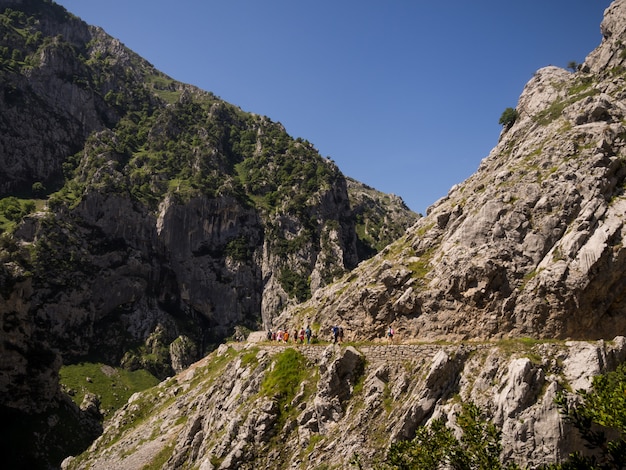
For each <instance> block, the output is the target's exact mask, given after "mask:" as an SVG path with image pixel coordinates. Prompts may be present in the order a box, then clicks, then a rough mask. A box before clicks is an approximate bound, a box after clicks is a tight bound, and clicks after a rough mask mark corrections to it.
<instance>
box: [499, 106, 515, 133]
mask: <svg viewBox="0 0 626 470" xmlns="http://www.w3.org/2000/svg"><path fill="white" fill-rule="evenodd" d="M518 117H519V114H518V112H517V110H516V109H514V108H506V109H505V110H504V111H503V112H502V115H501V116H500V120H499V121H498V124H501V125H502V127H504V128H505V129H510V128H511V126H513V124H515V121H517V118H518Z"/></svg>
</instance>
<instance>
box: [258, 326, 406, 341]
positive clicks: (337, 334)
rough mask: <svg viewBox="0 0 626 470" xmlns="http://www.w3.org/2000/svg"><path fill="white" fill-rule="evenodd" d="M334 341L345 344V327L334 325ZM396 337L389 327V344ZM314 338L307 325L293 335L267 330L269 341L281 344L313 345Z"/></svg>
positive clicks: (287, 332) (387, 334)
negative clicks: (312, 339)
mask: <svg viewBox="0 0 626 470" xmlns="http://www.w3.org/2000/svg"><path fill="white" fill-rule="evenodd" d="M330 331H331V335H332V341H333V343H334V344H341V343H343V327H342V326H340V325H334V326H333V327H332V328H331V330H330ZM394 335H395V331H394V329H393V328H392V327H391V325H390V326H389V328H388V329H387V332H386V336H387V342H388V343H390V344H392V343H393V337H394ZM312 337H313V331H312V330H311V327H310V326H308V325H307V327H306V328H301V329H300V330H297V329H294V330H293V333H290V332H289V330H288V329H287V328H285V329H279V330H278V331H272V330H271V329H268V330H267V340H268V341H277V342H279V343H289V342H290V341H291V342H292V343H300V344H304V343H305V341H306V344H311V338H312Z"/></svg>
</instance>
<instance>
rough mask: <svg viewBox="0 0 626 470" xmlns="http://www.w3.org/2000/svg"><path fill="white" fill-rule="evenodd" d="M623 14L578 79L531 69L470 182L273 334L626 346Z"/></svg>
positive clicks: (608, 21) (612, 13)
mask: <svg viewBox="0 0 626 470" xmlns="http://www.w3.org/2000/svg"><path fill="white" fill-rule="evenodd" d="M625 10H626V3H624V2H623V1H616V2H614V3H613V4H612V5H611V7H610V8H609V9H607V12H606V15H607V16H606V18H605V20H604V22H603V24H602V30H603V33H604V35H605V39H604V40H603V41H602V44H601V45H600V46H599V47H598V49H597V50H595V51H594V52H593V53H591V54H590V55H589V57H588V58H587V60H586V61H585V63H584V64H583V65H582V66H581V67H580V70H579V71H577V72H575V73H570V72H568V71H566V70H563V69H559V68H557V67H546V68H543V69H541V70H539V71H538V72H537V73H536V74H535V76H534V77H533V78H532V79H531V80H530V81H529V82H528V84H527V85H526V87H525V88H524V90H523V92H522V94H521V96H520V98H519V102H518V105H517V112H518V118H517V120H516V121H515V123H514V124H513V125H512V126H511V127H510V128H507V129H505V130H503V132H502V135H501V136H500V140H499V142H498V144H497V145H496V146H495V148H494V149H493V150H492V151H491V153H490V154H489V155H488V156H487V157H486V158H485V159H484V160H483V161H482V162H481V164H480V166H479V168H478V170H477V171H476V173H475V174H474V175H472V176H471V177H470V178H468V179H467V180H466V181H465V182H463V183H462V184H459V185H457V186H454V187H453V188H452V189H451V190H450V191H449V193H448V195H447V196H446V197H444V198H443V199H442V200H440V201H438V202H437V203H435V204H434V205H433V206H432V207H430V208H429V209H428V213H427V215H426V216H425V217H424V218H422V219H420V220H419V221H418V222H417V223H416V224H415V225H414V226H413V227H412V228H411V229H410V230H409V231H408V232H407V234H406V236H405V237H403V238H402V239H400V240H399V241H398V242H396V243H394V244H392V245H390V246H389V247H388V248H387V249H386V250H384V251H383V252H382V253H380V254H379V255H378V256H377V257H376V258H374V259H372V260H370V261H368V262H367V263H362V264H361V265H360V266H359V267H358V268H357V269H355V270H354V271H353V272H352V273H350V275H349V276H346V277H345V278H344V279H342V280H341V281H340V282H339V283H336V284H334V285H332V286H329V287H327V288H325V290H322V291H319V292H317V293H316V294H315V296H314V298H313V299H312V301H311V302H310V303H309V304H307V305H304V306H298V307H294V308H293V309H292V310H290V311H289V312H286V313H285V314H284V315H283V317H282V318H281V319H280V320H281V322H283V323H284V322H285V321H287V320H288V319H289V318H295V319H296V321H304V322H307V321H310V322H313V321H315V322H317V323H320V324H321V325H323V327H324V328H329V327H330V326H331V325H332V324H335V323H339V322H343V323H344V324H345V328H346V329H347V330H350V331H349V335H351V337H354V338H363V339H365V338H371V337H375V336H378V337H382V336H383V334H384V331H385V328H386V326H387V325H388V324H393V325H394V326H395V327H396V330H397V331H398V333H399V334H400V335H401V336H402V337H405V338H406V337H410V338H416V339H452V338H457V339H468V338H490V337H494V336H495V337H504V336H533V337H547V338H610V337H612V336H613V335H614V334H624V333H626V303H625V299H626V295H625V294H626V276H625V275H624V274H625V270H626V264H625V263H626V250H625V248H624V244H623V239H624V235H626V228H625V226H624V214H625V213H626V212H625V211H626V198H625V196H624V186H625V177H626V165H625V162H626V147H625V145H626V127H624V117H625V116H626V105H625V104H624V102H623V91H624V89H625V88H626V75H625V73H624V71H625V70H626V69H624V67H623V61H624V54H623V53H622V52H623V51H622V48H623V46H622V44H623V43H624V41H625V40H626V36H625V34H626V33H625V32H624V31H625V27H626V26H625V21H624V12H625Z"/></svg>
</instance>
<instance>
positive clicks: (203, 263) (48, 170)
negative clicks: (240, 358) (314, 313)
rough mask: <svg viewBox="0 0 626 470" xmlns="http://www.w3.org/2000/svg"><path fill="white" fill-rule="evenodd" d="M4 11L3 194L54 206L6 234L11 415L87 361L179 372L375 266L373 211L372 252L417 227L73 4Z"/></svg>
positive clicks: (395, 201) (1, 342)
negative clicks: (166, 70)
mask: <svg viewBox="0 0 626 470" xmlns="http://www.w3.org/2000/svg"><path fill="white" fill-rule="evenodd" d="M0 14H2V15H3V17H2V21H1V22H0V37H2V38H3V44H2V46H6V47H8V48H9V50H15V51H19V54H17V55H19V57H18V59H19V60H13V59H12V60H11V61H10V62H6V63H5V61H4V59H3V60H2V62H1V63H0V79H1V80H0V124H1V127H2V132H0V198H4V197H6V196H20V197H32V198H35V199H40V200H42V204H40V206H39V208H40V209H41V210H40V211H39V212H36V213H31V214H30V215H28V216H26V217H24V218H23V219H22V220H21V221H20V222H19V224H18V225H17V226H16V227H10V228H9V229H8V231H7V233H5V234H0V236H1V240H0V322H1V326H2V328H1V329H0V358H1V359H0V391H1V392H2V393H1V394H0V405H6V406H8V407H10V408H16V409H19V410H22V411H24V412H41V411H44V410H45V409H46V408H47V407H48V406H49V405H50V403H51V402H54V400H55V398H54V397H55V395H56V394H55V393H53V392H54V391H55V390H57V388H58V384H57V372H58V369H59V367H60V365H61V363H62V362H65V363H70V362H75V361H80V360H84V359H85V358H89V360H94V361H96V360H97V361H102V362H105V363H107V364H114V365H120V364H121V365H124V366H126V367H128V368H131V369H134V368H147V369H149V370H150V371H151V372H153V373H154V374H156V375H158V376H160V377H162V378H165V377H167V376H168V375H171V374H172V373H173V372H174V371H180V370H182V369H184V368H185V367H187V366H188V365H189V364H191V363H192V362H194V361H195V360H198V359H199V358H200V357H202V356H203V355H204V354H206V353H207V352H208V351H210V350H211V349H212V348H214V347H215V346H216V345H218V344H219V343H220V342H221V341H222V340H223V339H224V338H226V337H228V336H231V335H238V336H239V335H242V334H243V333H244V332H245V331H246V330H250V329H257V328H261V327H262V326H263V325H264V324H269V323H270V322H271V321H272V319H273V318H274V317H275V316H276V315H277V314H278V313H279V312H280V311H282V310H283V309H284V308H285V307H286V306H287V305H290V304H294V303H297V302H298V301H299V299H304V298H307V297H309V296H310V295H311V293H312V292H315V291H316V290H317V289H319V288H321V287H323V286H325V285H327V284H328V283H330V282H332V280H333V279H334V278H335V277H337V276H339V275H341V274H342V273H344V272H346V271H347V270H349V269H351V268H352V267H354V266H355V265H356V264H357V263H358V262H359V261H361V260H362V259H363V257H364V256H371V255H372V252H367V253H366V254H362V253H361V252H359V251H357V240H358V235H357V230H356V227H357V224H358V223H364V224H366V223H368V221H369V216H368V214H370V213H371V214H374V215H375V217H376V218H377V222H376V226H379V227H382V228H384V231H385V233H384V234H383V235H384V238H383V235H381V237H380V238H378V237H376V233H375V231H371V232H370V233H368V242H369V243H370V244H371V245H372V246H376V245H377V242H380V241H381V240H387V239H389V238H390V234H396V233H401V232H403V231H404V230H405V229H406V227H408V226H409V225H411V224H412V223H413V222H414V221H415V220H416V219H417V218H418V215H417V214H415V213H413V212H411V211H410V210H409V209H408V208H407V207H406V206H405V205H404V203H403V202H402V201H401V200H400V199H399V198H395V197H391V196H390V197H386V198H385V197H384V196H385V195H383V194H382V193H380V192H378V191H375V190H374V189H372V188H368V191H367V195H368V197H369V198H368V199H367V201H366V200H365V197H364V196H362V194H363V193H364V191H361V190H360V188H362V185H360V184H359V183H358V182H351V188H355V189H354V192H355V193H356V194H355V195H350V194H349V192H348V191H349V190H348V184H347V181H346V178H345V177H344V176H343V175H342V174H341V172H340V171H339V169H338V168H337V166H336V165H335V164H334V163H332V162H331V161H330V160H329V159H325V158H322V157H321V156H320V155H319V153H318V152H317V150H316V149H315V148H314V147H313V145H312V144H310V143H309V142H307V141H304V140H302V139H294V138H292V137H291V136H289V135H287V133H286V131H285V129H284V128H283V127H282V125H280V124H279V123H274V122H272V121H271V120H270V119H268V118H266V117H263V116H258V115H253V114H250V113H245V112H243V111H242V110H240V109H239V108H237V107H236V106H234V105H231V104H229V103H226V102H224V101H222V100H220V99H218V98H217V97H215V96H214V95H212V94H211V93H209V92H206V91H202V90H199V89H197V88H195V87H193V86H191V85H186V84H182V83H179V82H176V81H175V80H172V79H171V78H170V77H167V76H165V75H164V74H162V73H160V72H159V71H158V70H156V69H154V67H153V66H152V65H151V64H149V63H147V62H146V61H145V60H143V59H142V58H141V57H139V56H137V55H136V54H134V53H133V52H132V51H130V50H128V49H127V48H126V47H125V46H124V45H123V44H121V43H120V42H119V41H118V40H116V39H114V38H111V37H110V36H108V35H107V34H106V33H105V32H104V31H102V30H101V29H99V28H96V27H92V26H89V25H87V24H85V23H84V22H82V21H81V20H80V19H78V18H76V17H74V16H73V15H71V14H70V13H68V12H67V11H66V10H65V9H63V8H62V7H60V6H59V5H56V4H54V3H52V2H48V1H44V0H24V1H18V0H0ZM17 55H16V57H17ZM35 188H38V189H35ZM57 190H59V192H54V191H57ZM44 203H45V206H44V207H41V206H42V205H43V204H44ZM361 206H363V208H364V209H363V210H360V208H361ZM365 209H367V211H366V210H365ZM357 211H359V213H360V214H361V217H360V219H359V221H358V222H357V220H356V216H355V213H356V212H357ZM363 214H365V215H363ZM2 220H3V222H4V219H2ZM381 220H382V221H381ZM0 230H4V226H2V228H0ZM374 251H375V250H374Z"/></svg>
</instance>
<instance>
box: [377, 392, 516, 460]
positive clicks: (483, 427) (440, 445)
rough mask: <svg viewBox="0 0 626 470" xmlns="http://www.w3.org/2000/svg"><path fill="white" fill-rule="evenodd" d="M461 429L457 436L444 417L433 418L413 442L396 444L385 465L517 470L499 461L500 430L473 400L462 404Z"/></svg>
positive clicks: (459, 416)
mask: <svg viewBox="0 0 626 470" xmlns="http://www.w3.org/2000/svg"><path fill="white" fill-rule="evenodd" d="M456 422H457V425H458V426H459V428H460V429H461V432H462V434H461V437H460V438H459V439H457V437H456V436H455V435H454V433H453V432H452V430H451V429H450V428H448V427H447V426H446V425H445V422H444V420H443V419H437V420H434V421H433V422H432V423H431V424H430V425H429V426H423V427H421V428H419V429H418V430H417V432H416V433H415V438H414V439H413V440H412V441H400V442H397V443H395V444H393V445H392V446H391V447H390V449H389V453H388V454H387V458H386V460H385V462H384V464H383V466H382V468H383V469H389V470H434V469H438V468H449V469H453V470H467V469H471V470H503V469H510V470H513V469H518V468H519V467H517V466H516V465H515V464H512V463H509V464H502V463H501V462H500V452H501V450H502V446H501V443H500V431H498V429H496V427H495V425H494V424H493V423H491V422H490V421H487V420H486V419H485V418H484V416H483V415H482V412H481V410H480V409H479V408H478V407H477V406H476V405H475V404H474V403H471V402H469V403H463V405H462V409H461V411H460V412H459V413H457V415H456Z"/></svg>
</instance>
